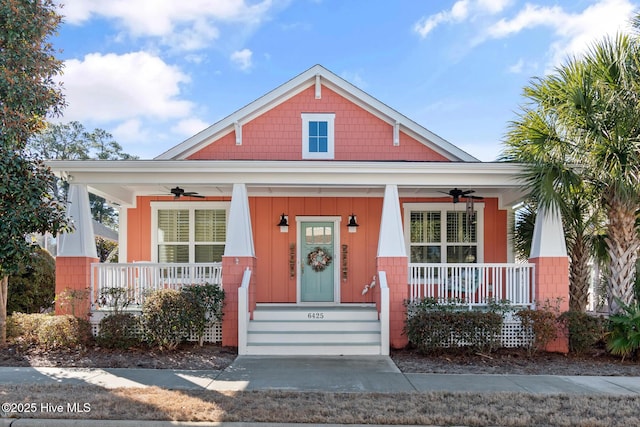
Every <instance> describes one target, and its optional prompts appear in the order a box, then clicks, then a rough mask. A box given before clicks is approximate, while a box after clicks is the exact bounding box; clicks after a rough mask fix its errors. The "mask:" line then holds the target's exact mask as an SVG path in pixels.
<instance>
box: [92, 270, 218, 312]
mask: <svg viewBox="0 0 640 427" xmlns="http://www.w3.org/2000/svg"><path fill="white" fill-rule="evenodd" d="M205 283H207V284H210V285H219V286H222V263H220V262H213V263H166V264H163V263H147V262H134V263H94V264H92V265H91V304H92V308H93V309H99V308H100V307H101V306H109V303H110V301H109V300H108V297H106V295H108V290H109V289H113V288H120V289H125V290H126V291H125V295H124V297H125V298H126V300H128V301H129V302H130V305H133V306H141V305H142V303H143V302H144V299H145V297H146V295H147V294H148V293H149V292H150V291H153V290H158V289H180V288H182V287H183V286H189V285H196V284H198V285H203V284H205Z"/></svg>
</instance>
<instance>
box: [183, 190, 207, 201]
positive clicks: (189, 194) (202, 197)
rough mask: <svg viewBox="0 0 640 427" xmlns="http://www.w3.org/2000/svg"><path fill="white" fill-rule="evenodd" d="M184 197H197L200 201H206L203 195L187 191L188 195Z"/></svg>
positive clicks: (185, 194)
mask: <svg viewBox="0 0 640 427" xmlns="http://www.w3.org/2000/svg"><path fill="white" fill-rule="evenodd" d="M184 196H186V197H197V198H198V199H204V196H203V195H201V194H198V193H196V192H195V191H187V192H186V193H184Z"/></svg>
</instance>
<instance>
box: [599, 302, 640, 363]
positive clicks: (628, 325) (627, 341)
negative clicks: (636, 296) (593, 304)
mask: <svg viewBox="0 0 640 427" xmlns="http://www.w3.org/2000/svg"><path fill="white" fill-rule="evenodd" d="M618 303H620V307H622V309H623V311H624V313H619V314H614V315H612V316H610V317H609V325H610V332H609V336H608V339H607V349H609V351H610V352H611V354H613V355H616V356H622V360H624V359H625V357H628V356H632V357H634V358H637V356H638V352H639V351H640V303H638V302H636V303H635V304H634V305H630V306H628V305H625V304H623V303H622V302H621V301H618Z"/></svg>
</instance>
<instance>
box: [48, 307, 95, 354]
mask: <svg viewBox="0 0 640 427" xmlns="http://www.w3.org/2000/svg"><path fill="white" fill-rule="evenodd" d="M92 339H93V335H92V334H91V324H90V323H89V322H88V321H86V320H84V319H79V318H77V317H74V316H71V315H68V314H65V315H62V316H47V318H45V319H44V320H43V321H42V322H41V323H40V325H39V327H38V343H39V344H40V345H43V346H45V347H47V348H60V347H77V346H86V345H88V344H90V343H91V340H92Z"/></svg>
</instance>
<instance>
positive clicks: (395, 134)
mask: <svg viewBox="0 0 640 427" xmlns="http://www.w3.org/2000/svg"><path fill="white" fill-rule="evenodd" d="M393 145H394V146H395V147H398V146H399V145H400V122H395V123H394V125H393Z"/></svg>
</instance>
